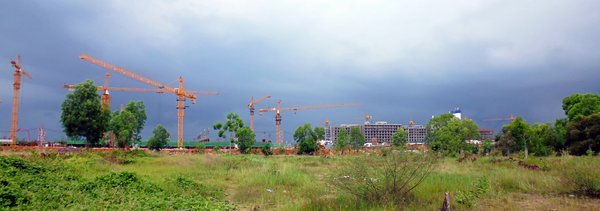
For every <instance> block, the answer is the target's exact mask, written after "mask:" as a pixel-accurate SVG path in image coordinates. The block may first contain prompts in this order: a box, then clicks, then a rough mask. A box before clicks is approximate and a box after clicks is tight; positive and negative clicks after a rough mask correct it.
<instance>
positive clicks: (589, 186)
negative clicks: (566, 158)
mask: <svg viewBox="0 0 600 211" xmlns="http://www.w3.org/2000/svg"><path fill="white" fill-rule="evenodd" d="M598 163H599V162H598V158H594V157H581V158H580V159H573V160H571V161H570V162H568V163H567V165H566V166H565V167H564V168H563V170H562V171H561V172H562V173H563V179H564V180H566V182H567V184H570V185H569V186H571V187H573V190H572V191H573V192H575V193H578V194H582V195H586V196H590V197H594V198H600V176H599V175H600V169H599V168H598V166H599V165H598Z"/></svg>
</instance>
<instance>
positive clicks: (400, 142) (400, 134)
mask: <svg viewBox="0 0 600 211" xmlns="http://www.w3.org/2000/svg"><path fill="white" fill-rule="evenodd" d="M407 137H408V132H407V131H406V130H404V128H401V127H399V128H398V130H396V132H394V134H392V144H393V145H394V146H395V147H401V148H404V147H405V146H406V138H407Z"/></svg>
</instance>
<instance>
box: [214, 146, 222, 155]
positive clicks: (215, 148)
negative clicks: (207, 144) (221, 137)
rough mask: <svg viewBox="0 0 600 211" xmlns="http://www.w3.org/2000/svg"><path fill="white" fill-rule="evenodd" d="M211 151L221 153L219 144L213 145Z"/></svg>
mask: <svg viewBox="0 0 600 211" xmlns="http://www.w3.org/2000/svg"><path fill="white" fill-rule="evenodd" d="M213 152H215V153H217V154H219V153H221V146H215V147H213Z"/></svg>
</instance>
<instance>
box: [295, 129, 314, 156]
mask: <svg viewBox="0 0 600 211" xmlns="http://www.w3.org/2000/svg"><path fill="white" fill-rule="evenodd" d="M294 140H295V141H296V143H297V149H298V154H313V153H314V152H315V151H317V134H316V133H315V131H314V130H313V129H312V126H311V125H310V124H304V125H302V126H300V127H298V128H297V129H296V131H295V132H294Z"/></svg>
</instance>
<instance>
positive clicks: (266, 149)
mask: <svg viewBox="0 0 600 211" xmlns="http://www.w3.org/2000/svg"><path fill="white" fill-rule="evenodd" d="M260 150H261V151H262V153H263V155H265V156H267V157H268V156H271V155H273V150H271V143H267V144H265V145H263V146H262V147H261V148H260Z"/></svg>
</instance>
